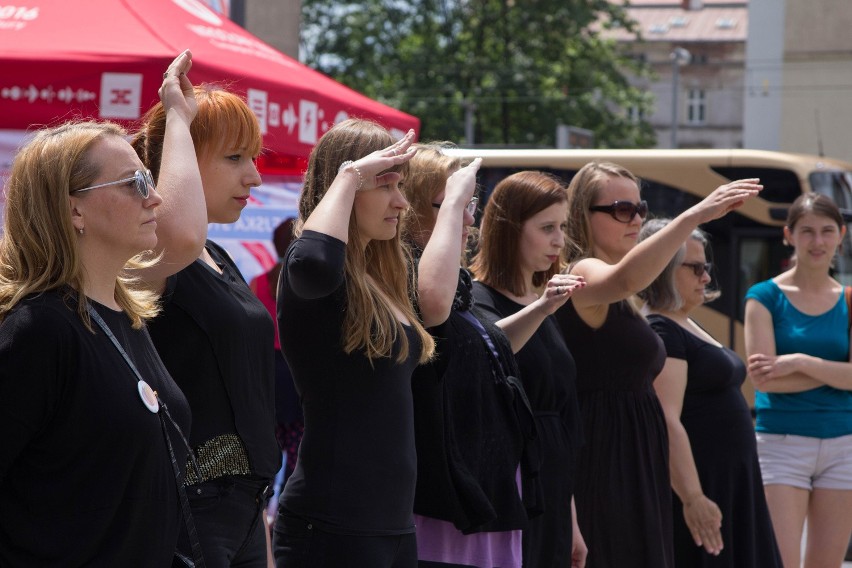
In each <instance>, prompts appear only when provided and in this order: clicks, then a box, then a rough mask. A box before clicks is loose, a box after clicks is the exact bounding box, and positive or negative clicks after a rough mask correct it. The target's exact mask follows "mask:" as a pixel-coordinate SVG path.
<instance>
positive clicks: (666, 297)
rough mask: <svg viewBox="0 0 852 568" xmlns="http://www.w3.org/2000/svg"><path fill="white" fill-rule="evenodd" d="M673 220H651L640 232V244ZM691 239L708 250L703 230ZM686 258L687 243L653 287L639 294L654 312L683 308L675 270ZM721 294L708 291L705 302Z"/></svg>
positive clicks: (696, 230)
mask: <svg viewBox="0 0 852 568" xmlns="http://www.w3.org/2000/svg"><path fill="white" fill-rule="evenodd" d="M671 221H672V220H671V219H650V220H648V221H647V222H646V223H645V224H644V225H643V226H642V229H641V230H640V231H639V242H641V241H644V240H645V239H647V238H649V237H650V236H651V235H654V234H655V233H657V232H658V231H660V230H661V229H662V228H663V227H665V226H666V225H668V224H669V223H671ZM689 238H690V239H692V240H694V241H698V242H699V243H701V246H702V247H704V248H705V249H706V248H707V244H708V242H709V241H708V239H707V234H706V233H705V232H704V231H702V230H701V229H695V230H694V231H692V234H691V235H689ZM685 256H686V243H684V244H683V245H681V247H680V248H679V249H678V250H677V252H676V253H675V255H674V256H673V257H672V259H671V260H670V261H669V263H668V264H667V265H666V267H665V268H664V269H663V271H662V272H661V273H660V274H659V276H657V278H655V279H654V281H653V282H651V285H650V286H648V287H647V288H645V289H644V290H642V291H641V292H639V294H638V296H639V297H640V298H641V299H642V300H644V301H645V303H647V304H648V307H649V308H651V309H652V310H666V311H676V310H679V309H680V308H681V307H682V306H683V298H681V296H680V294H679V293H678V291H677V286H675V279H674V276H675V269H677V268H678V267H679V266H680V263H681V262H683V259H684V257H685ZM720 294H721V292H719V291H718V290H707V291H705V292H704V302H705V303H706V302H710V301H713V300H715V299H716V298H718V297H719V295H720Z"/></svg>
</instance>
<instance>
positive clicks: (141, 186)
mask: <svg viewBox="0 0 852 568" xmlns="http://www.w3.org/2000/svg"><path fill="white" fill-rule="evenodd" d="M131 181H132V182H134V184H135V185H136V192H137V193H139V195H141V196H142V199H148V195H149V194H150V188H152V187H154V177H153V176H152V175H151V170H136V173H134V174H133V177H129V178H124V179H120V180H116V181H110V182H107V183H99V184H98V185H93V186H91V187H84V188H83V189H75V190H74V191H72V192H71V193H81V192H83V191H89V190H90V189H98V188H99V187H107V186H110V185H121V184H122V183H129V182H131Z"/></svg>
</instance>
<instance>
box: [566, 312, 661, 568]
mask: <svg viewBox="0 0 852 568" xmlns="http://www.w3.org/2000/svg"><path fill="white" fill-rule="evenodd" d="M555 315H556V320H557V321H558V322H559V326H560V328H561V329H562V333H563V336H564V338H565V342H566V343H567V344H568V348H569V349H570V350H571V353H572V354H573V355H574V360H575V362H576V364H577V391H578V396H579V402H580V415H581V417H582V423H583V433H584V435H585V438H586V440H585V444H584V445H583V447H582V448H581V449H580V453H579V460H578V463H577V482H576V485H575V489H574V501H575V503H576V506H577V521H578V523H579V525H580V532H581V533H582V534H583V538H584V539H585V541H586V545H587V546H588V549H589V556H588V561H587V563H586V567H587V568H599V567H605V568H622V567H626V566H629V567H630V568H673V566H674V559H673V552H672V509H671V481H670V477H669V461H668V448H669V446H668V443H669V442H668V433H667V430H666V424H665V418H664V416H663V410H662V407H661V406H660V402H659V400H658V399H657V395H656V393H655V392H654V388H653V382H654V379H655V378H656V376H657V375H658V374H659V372H660V370H662V368H663V364H664V363H665V359H666V353H665V349H664V348H663V344H662V342H661V341H660V338H659V337H657V334H656V333H654V331H653V330H652V329H651V328H650V326H649V325H648V323H647V322H646V321H645V320H644V319H643V318H642V316H640V315H637V314H635V313H634V312H633V310H631V309H630V307H629V306H628V305H627V302H626V301H622V302H618V303H615V304H611V305H610V306H609V311H608V313H607V317H606V320H605V321H604V323H603V325H602V326H601V327H599V328H597V329H592V328H591V327H589V326H588V325H586V323H585V322H583V321H582V320H581V319H580V316H579V315H578V314H577V311H576V310H575V309H574V303H573V301H571V300H569V301H568V303H566V304H565V305H564V306H562V307H561V308H560V309H559V310H558V311H557V312H556V314H555Z"/></svg>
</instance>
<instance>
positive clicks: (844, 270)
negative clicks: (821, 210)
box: [808, 171, 852, 286]
mask: <svg viewBox="0 0 852 568" xmlns="http://www.w3.org/2000/svg"><path fill="white" fill-rule="evenodd" d="M808 178H809V180H810V182H811V187H812V188H813V190H814V191H816V192H817V193H822V194H825V195H828V196H829V197H831V199H833V200H834V202H835V203H837V206H838V207H840V211H841V213H843V216H844V218H845V219H846V237H844V239H843V246H842V247H841V249H840V251H839V252H838V253H837V258H836V259H835V262H834V277H835V278H837V280H838V281H839V282H840V283H841V284H843V285H844V286H850V285H852V234H850V233H852V172H841V171H816V172H813V173H812V174H811V175H810V176H808Z"/></svg>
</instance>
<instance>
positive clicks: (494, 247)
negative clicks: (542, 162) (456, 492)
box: [471, 171, 586, 568]
mask: <svg viewBox="0 0 852 568" xmlns="http://www.w3.org/2000/svg"><path fill="white" fill-rule="evenodd" d="M567 222H568V193H567V192H566V188H565V185H564V183H563V182H562V181H561V180H559V179H557V178H555V177H553V176H550V175H547V174H544V173H541V172H534V171H526V172H519V173H516V174H513V175H511V176H509V177H507V178H506V179H504V180H503V181H501V182H500V183H498V184H497V186H496V187H495V188H494V191H493V192H492V193H491V195H490V196H489V198H488V204H487V205H486V206H485V211H484V213H483V217H482V225H481V228H480V238H479V252H478V253H477V255H476V257H475V258H474V260H473V264H472V265H471V272H473V274H474V276H475V277H476V279H477V282H474V284H473V294H474V298H475V299H476V303H477V305H478V306H480V307H481V309H482V310H483V311H484V312H486V313H487V314H488V315H489V317H490V318H491V319H492V320H495V321H496V323H497V325H498V326H500V327H501V328H502V329H503V330H504V331H505V332H506V334H507V335H508V336H509V338H510V340H511V341H512V344H513V347H515V346H516V343H518V342H521V343H523V340H526V341H525V343H523V347H521V348H520V349H519V350H517V351H516V353H515V358H516V359H517V361H518V367H519V370H520V378H521V380H522V381H523V385H524V390H525V391H526V393H527V397H528V398H529V401H530V406H531V407H532V410H533V413H534V414H535V424H536V432H537V436H536V437H537V445H538V449H539V453H540V455H541V465H540V466H539V479H540V480H541V487H542V502H543V504H544V507H543V508H544V511H543V513H542V514H541V515H539V516H537V517H535V518H532V519H530V524H529V528H527V529H526V530H524V534H523V557H524V566H551V567H565V568H568V567H570V566H582V565H583V564H584V563H585V555H586V545H585V543H584V542H583V538H582V535H581V534H580V532H579V529H578V526H577V522H576V520H577V519H576V516H575V515H574V514H573V508H574V503H573V491H574V490H573V486H574V477H575V475H576V459H577V449H578V448H579V447H580V445H581V444H582V431H581V427H580V411H579V408H578V406H577V386H576V378H577V370H576V367H575V365H574V358H573V357H572V356H571V353H570V352H569V351H568V348H567V347H566V346H565V342H564V341H563V340H562V337H561V335H560V333H559V328H558V327H557V325H556V321H555V320H554V319H553V318H552V317H550V314H552V313H553V311H555V310H556V309H557V308H558V307H559V306H561V305H562V303H564V302H565V301H566V300H567V299H568V298H569V297H570V296H571V294H572V293H573V291H574V290H575V289H578V288H581V287H582V286H583V281H582V279H581V278H579V277H576V276H572V275H569V274H560V271H561V269H562V254H563V249H564V247H565V229H566V226H567ZM549 283H550V285H551V286H553V285H555V286H556V293H557V296H558V297H559V298H561V299H562V302H560V303H558V304H557V303H549V304H548V303H544V302H542V298H541V296H542V292H546V291H547V287H548V284H549ZM519 340H520V341H519Z"/></svg>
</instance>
